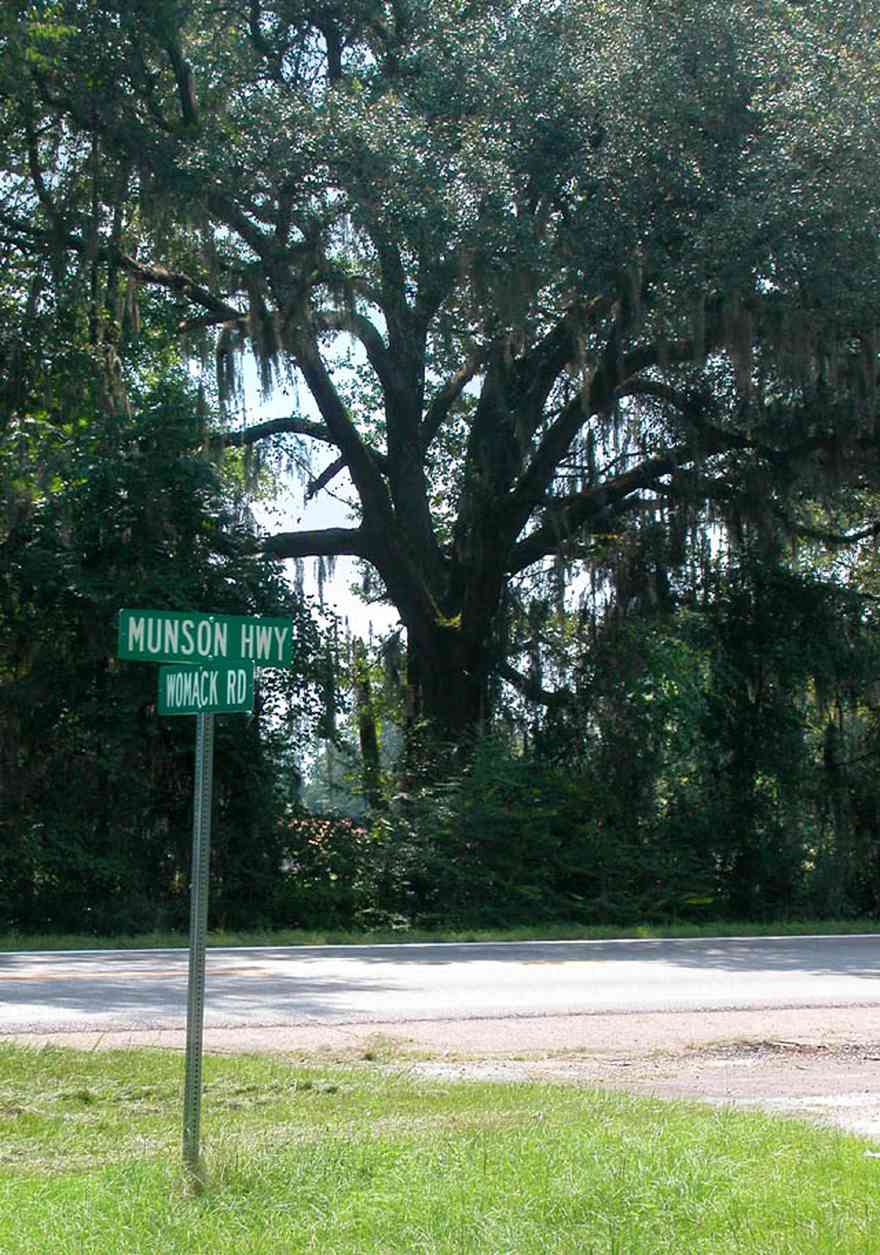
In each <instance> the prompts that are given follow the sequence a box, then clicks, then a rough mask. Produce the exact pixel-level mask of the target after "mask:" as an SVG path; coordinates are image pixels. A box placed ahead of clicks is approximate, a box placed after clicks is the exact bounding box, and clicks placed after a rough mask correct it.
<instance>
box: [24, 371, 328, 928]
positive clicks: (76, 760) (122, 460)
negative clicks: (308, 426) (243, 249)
mask: <svg viewBox="0 0 880 1255" xmlns="http://www.w3.org/2000/svg"><path fill="white" fill-rule="evenodd" d="M192 401H193V398H192V395H191V391H190V390H189V389H188V388H187V387H185V386H184V385H183V384H182V382H175V381H174V380H173V379H172V378H167V379H166V380H165V382H164V384H163V386H162V387H161V388H159V389H157V390H156V391H155V392H154V393H153V394H152V395H151V396H150V397H149V398H148V399H147V400H146V401H145V405H144V410H143V412H142V414H141V416H140V417H139V418H138V419H137V420H134V419H128V418H124V417H120V416H115V417H107V418H103V419H100V418H92V419H91V420H90V421H86V420H82V421H70V422H67V423H65V424H64V425H62V426H58V425H53V424H50V423H48V422H47V421H45V420H43V421H40V420H37V419H33V420H31V421H30V422H26V421H20V422H19V421H14V422H13V423H12V424H11V425H10V427H9V428H8V430H7V434H6V437H5V439H4V441H3V443H2V445H0V459H3V463H4V466H5V467H6V468H7V470H8V469H10V468H13V469H14V476H13V475H11V474H9V475H8V476H7V478H6V482H7V483H8V484H10V486H11V489H12V493H13V498H12V502H11V508H10V517H9V522H8V524H7V526H6V529H5V530H4V531H3V532H2V533H0V575H2V578H0V617H2V622H3V633H2V640H3V649H2V653H0V729H2V735H0V743H2V747H3V748H2V753H3V770H2V773H0V775H2V781H0V832H2V839H0V917H2V918H3V919H4V920H5V921H6V923H7V925H12V926H15V927H19V928H34V927H48V928H51V929H56V930H57V929H62V930H63V929H77V930H85V931H89V930H94V931H102V932H106V931H107V930H111V931H127V930H133V929H149V928H159V927H180V926H181V925H182V924H183V923H184V921H185V919H186V917H187V912H188V872H187V868H188V864H189V846H190V822H191V820H190V816H191V804H192V803H191V799H192V773H193V741H194V734H193V724H192V721H191V720H164V721H163V720H159V719H158V718H157V717H156V714H155V702H156V683H157V672H156V669H155V668H154V667H151V666H145V665H138V664H135V663H124V662H119V661H117V660H116V657H115V654H116V641H115V632H116V615H117V612H118V610H119V609H120V608H121V607H123V606H126V605H129V606H131V605H149V606H156V607H159V608H161V607H163V606H167V607H169V608H175V609H180V608H199V609H211V610H215V611H219V612H222V611H227V612H232V613H244V614H248V613H250V614H258V613H265V614H288V615H291V616H293V617H294V619H295V625H296V627H295V630H296V655H297V657H296V666H295V668H294V669H293V670H291V672H290V673H280V674H279V675H271V674H269V675H267V674H266V673H264V674H263V677H262V678H261V679H260V681H259V696H258V702H257V710H256V712H255V714H254V716H253V717H250V718H244V717H236V718H233V717H230V718H226V719H220V720H218V727H217V739H216V755H215V758H216V763H215V779H216V811H215V815H216V820H215V840H214V851H213V863H212V874H213V881H212V913H213V918H214V919H215V920H216V921H217V922H220V923H224V922H228V923H235V924H240V923H245V922H251V923H253V922H260V921H261V918H262V916H261V912H262V911H263V910H264V909H265V907H264V905H263V904H264V903H266V902H267V901H268V900H270V899H271V895H272V893H273V891H274V887H275V882H276V878H277V874H278V867H279V863H280V859H281V854H282V843H281V837H280V819H281V815H282V814H283V813H284V807H285V805H286V804H287V802H288V801H289V799H290V797H291V795H293V794H295V791H296V790H295V787H294V783H293V781H290V782H285V775H288V776H289V775H290V772H291V771H292V770H293V768H292V767H291V765H290V761H289V756H288V757H286V756H285V747H286V742H287V738H288V737H289V736H290V735H291V734H292V733H293V732H294V731H295V730H296V729H300V730H301V731H308V732H309V733H311V732H312V731H313V730H314V728H315V727H316V724H317V722H318V720H319V718H320V715H321V712H322V695H321V687H322V684H323V682H324V680H325V678H326V677H325V675H324V674H323V673H324V665H323V646H322V644H321V641H320V639H319V637H318V634H317V630H316V626H315V622H314V619H313V618H312V617H311V616H310V615H309V612H308V608H307V607H306V606H305V605H304V604H303V603H302V602H301V601H300V600H299V599H298V598H297V597H296V596H295V595H294V594H293V593H292V591H291V589H290V588H289V586H288V585H287V584H286V583H285V582H284V581H283V579H282V578H281V576H280V573H279V572H277V571H275V570H273V569H272V568H271V567H267V565H266V564H265V562H264V561H263V560H262V559H260V558H258V557H256V556H255V553H254V550H255V543H256V542H255V537H254V533H253V528H252V525H251V524H250V523H249V521H248V517H247V515H246V513H245V512H244V511H243V509H242V508H241V505H240V504H239V503H237V501H236V498H235V495H234V493H233V492H232V489H231V486H230V485H226V486H224V485H223V483H222V481H221V479H220V478H219V476H218V474H217V471H216V468H215V467H214V466H213V465H212V464H211V463H210V462H209V461H208V460H207V459H206V458H205V457H204V456H203V455H202V453H201V452H200V449H199V446H200V444H201V442H202V432H201V424H200V420H199V419H198V418H197V417H196V416H195V413H194V408H193V404H192ZM172 416H173V421H171V419H172ZM50 468H51V469H50Z"/></svg>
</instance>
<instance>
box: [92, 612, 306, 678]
mask: <svg viewBox="0 0 880 1255" xmlns="http://www.w3.org/2000/svg"><path fill="white" fill-rule="evenodd" d="M117 654H118V657H120V658H132V659H136V660H138V661H139V662H183V663H197V662H247V661H252V662H254V663H256V665H257V666H258V667H287V666H289V665H290V663H291V662H292V661H293V621H292V620H291V619H270V618H262V617H259V618H258V617H256V616H254V617H251V616H248V615H239V614H200V613H198V612H197V611H177V610H120V611H119V638H118V650H117Z"/></svg>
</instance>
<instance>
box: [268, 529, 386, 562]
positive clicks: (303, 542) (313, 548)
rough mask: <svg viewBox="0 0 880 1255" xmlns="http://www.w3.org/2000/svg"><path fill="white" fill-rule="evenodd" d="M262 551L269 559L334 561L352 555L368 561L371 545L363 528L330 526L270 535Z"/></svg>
mask: <svg viewBox="0 0 880 1255" xmlns="http://www.w3.org/2000/svg"><path fill="white" fill-rule="evenodd" d="M260 549H261V550H262V552H263V553H264V554H266V556H267V557H270V558H332V557H335V556H339V555H343V554H346V555H349V556H351V557H355V558H367V559H369V556H370V555H369V544H368V541H367V538H366V537H365V535H364V533H363V532H362V531H361V529H360V528H348V527H327V528H321V529H316V530H314V531H305V532H278V533H276V535H274V536H267V537H266V539H265V540H264V541H263V542H262V543H261V545H260Z"/></svg>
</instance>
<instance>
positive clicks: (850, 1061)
mask: <svg viewBox="0 0 880 1255" xmlns="http://www.w3.org/2000/svg"><path fill="white" fill-rule="evenodd" d="M412 1067H413V1069H414V1070H415V1071H417V1072H418V1073H420V1074H422V1075H425V1076H441V1077H445V1078H447V1079H450V1080H451V1079H457V1080H466V1079H472V1080H476V1079H483V1080H490V1079H491V1080H505V1081H516V1080H553V1081H557V1082H565V1083H568V1084H578V1085H589V1086H596V1087H598V1088H603V1089H618V1090H625V1091H627V1092H628V1093H634V1094H643V1095H651V1096H654V1097H663V1098H684V1099H695V1100H698V1101H700V1102H708V1103H712V1104H717V1105H730V1106H737V1107H757V1108H760V1109H762V1110H765V1111H769V1112H774V1113H776V1114H779V1115H789V1116H793V1117H795V1116H796V1117H798V1118H800V1119H808V1120H813V1121H816V1122H819V1123H823V1124H829V1125H833V1126H836V1127H838V1128H841V1129H844V1130H846V1131H848V1132H851V1133H857V1134H860V1135H861V1136H863V1137H867V1138H869V1139H871V1140H872V1141H876V1142H877V1143H878V1144H880V1042H870V1043H865V1042H837V1043H834V1044H828V1043H821V1042H810V1041H780V1040H757V1041H727V1042H721V1043H714V1044H711V1045H706V1046H698V1047H692V1048H690V1049H687V1050H673V1051H662V1050H661V1051H656V1052H654V1053H653V1054H650V1055H645V1054H633V1055H627V1054H620V1055H617V1056H614V1055H602V1056H597V1055H583V1056H579V1055H571V1054H569V1055H567V1056H566V1057H557V1058H544V1059H529V1060H525V1059H506V1060H502V1059H499V1058H495V1059H493V1060H491V1061H489V1060H456V1061H452V1060H425V1061H423V1062H414V1063H413V1064H412ZM878 1153H880V1152H878Z"/></svg>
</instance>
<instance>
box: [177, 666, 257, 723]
mask: <svg viewBox="0 0 880 1255" xmlns="http://www.w3.org/2000/svg"><path fill="white" fill-rule="evenodd" d="M253 708H254V664H253V663H252V662H250V661H248V662H234V663H228V662H208V663H204V664H197V665H196V666H182V667H160V668H159V714H160V715H229V714H241V715H247V714H250V712H251V711H252V710H253Z"/></svg>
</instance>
